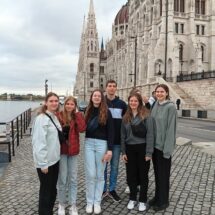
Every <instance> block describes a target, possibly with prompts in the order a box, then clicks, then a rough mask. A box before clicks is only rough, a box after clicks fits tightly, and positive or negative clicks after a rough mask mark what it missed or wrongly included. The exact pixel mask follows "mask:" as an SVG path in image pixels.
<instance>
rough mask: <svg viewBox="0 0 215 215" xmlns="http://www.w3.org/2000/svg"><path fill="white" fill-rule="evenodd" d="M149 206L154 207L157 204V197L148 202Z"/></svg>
mask: <svg viewBox="0 0 215 215" xmlns="http://www.w3.org/2000/svg"><path fill="white" fill-rule="evenodd" d="M148 205H149V207H154V206H155V205H156V200H155V197H154V198H153V199H151V200H149V202H148Z"/></svg>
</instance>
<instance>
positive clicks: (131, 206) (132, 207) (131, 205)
mask: <svg viewBox="0 0 215 215" xmlns="http://www.w3.org/2000/svg"><path fill="white" fill-rule="evenodd" d="M135 204H136V201H132V200H130V201H129V203H128V205H127V208H128V209H129V210H132V209H134V206H135Z"/></svg>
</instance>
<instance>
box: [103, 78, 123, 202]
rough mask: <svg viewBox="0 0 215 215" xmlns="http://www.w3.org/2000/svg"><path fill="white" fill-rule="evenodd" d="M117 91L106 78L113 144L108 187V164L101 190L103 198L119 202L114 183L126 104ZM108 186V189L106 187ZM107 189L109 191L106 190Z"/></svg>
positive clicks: (116, 174)
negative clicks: (112, 121)
mask: <svg viewBox="0 0 215 215" xmlns="http://www.w3.org/2000/svg"><path fill="white" fill-rule="evenodd" d="M116 91H117V83H116V81H114V80H108V81H107V83H106V101H107V105H108V108H109V110H110V112H111V114H112V118H113V120H114V131H115V132H114V144H113V149H112V159H111V161H110V177H109V187H108V186H107V179H108V176H107V175H108V174H107V169H108V164H107V166H106V169H105V173H104V174H105V175H104V177H105V185H104V191H103V198H104V197H106V196H109V197H110V198H112V199H113V201H115V202H120V200H121V199H120V197H119V196H118V194H117V193H116V185H117V176H118V167H119V160H120V153H121V145H120V136H121V135H120V131H121V123H122V117H123V115H124V114H125V112H126V109H127V105H126V103H125V102H124V101H122V100H121V99H119V97H117V96H116ZM108 188H109V189H108ZM108 190H109V192H108Z"/></svg>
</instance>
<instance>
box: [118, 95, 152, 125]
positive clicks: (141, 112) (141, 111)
mask: <svg viewBox="0 0 215 215" xmlns="http://www.w3.org/2000/svg"><path fill="white" fill-rule="evenodd" d="M132 97H136V99H137V100H138V102H139V105H138V107H137V116H139V117H140V118H141V119H144V118H146V117H147V116H148V115H149V111H148V109H147V108H146V107H145V106H144V105H143V100H142V97H141V95H140V94H139V93H137V92H134V93H131V94H130V96H129V97H128V108H127V111H126V112H125V115H124V116H123V118H122V120H123V122H125V123H130V122H131V119H132V118H133V114H132V110H131V107H130V105H129V101H130V99H131V98H132Z"/></svg>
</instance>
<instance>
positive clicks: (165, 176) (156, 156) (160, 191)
mask: <svg viewBox="0 0 215 215" xmlns="http://www.w3.org/2000/svg"><path fill="white" fill-rule="evenodd" d="M152 161H153V166H154V173H155V202H156V206H161V205H164V204H167V203H169V189H170V185H169V184H170V170H171V157H170V158H169V159H166V158H164V157H163V152H162V151H160V150H158V149H156V148H155V149H154V153H153V156H152Z"/></svg>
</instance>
